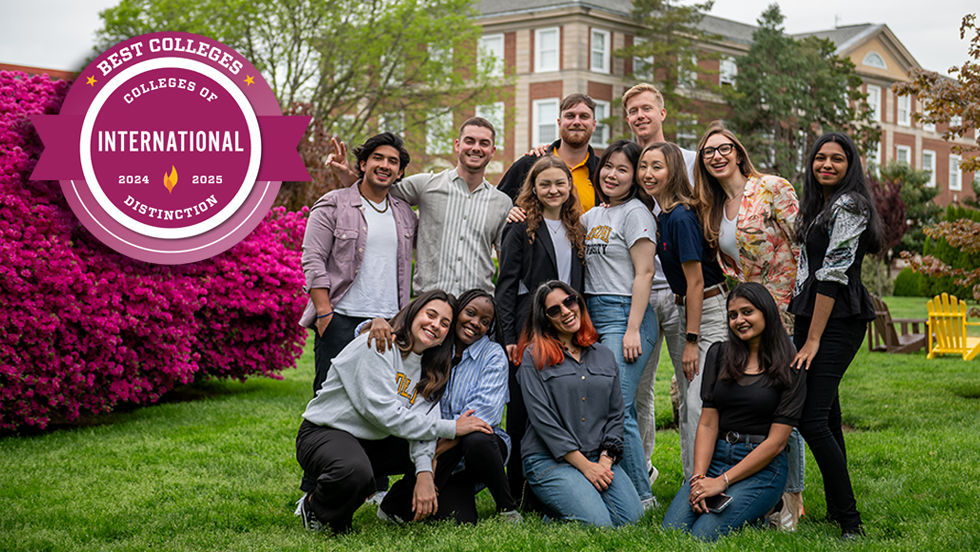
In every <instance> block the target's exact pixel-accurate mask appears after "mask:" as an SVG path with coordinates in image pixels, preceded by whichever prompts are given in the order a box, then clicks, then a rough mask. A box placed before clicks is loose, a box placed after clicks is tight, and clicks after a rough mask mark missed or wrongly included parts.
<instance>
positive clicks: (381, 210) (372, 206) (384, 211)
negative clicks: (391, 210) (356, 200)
mask: <svg viewBox="0 0 980 552" xmlns="http://www.w3.org/2000/svg"><path fill="white" fill-rule="evenodd" d="M357 193H359V194H361V197H362V198H363V199H364V201H366V202H367V204H368V205H370V206H371V208H372V209H374V210H375V211H377V212H379V213H387V212H388V207H391V199H390V198H389V197H388V194H385V208H384V209H378V208H377V207H375V206H374V202H373V201H371V200H370V199H368V198H366V197H364V194H362V193H361V190H360V188H358V190H357Z"/></svg>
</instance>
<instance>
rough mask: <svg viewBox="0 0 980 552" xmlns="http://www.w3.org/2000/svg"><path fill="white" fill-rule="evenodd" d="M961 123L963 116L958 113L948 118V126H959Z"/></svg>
mask: <svg viewBox="0 0 980 552" xmlns="http://www.w3.org/2000/svg"><path fill="white" fill-rule="evenodd" d="M961 124H963V118H962V117H960V116H959V115H953V116H952V117H950V118H949V126H951V127H954V126H960V125H961Z"/></svg>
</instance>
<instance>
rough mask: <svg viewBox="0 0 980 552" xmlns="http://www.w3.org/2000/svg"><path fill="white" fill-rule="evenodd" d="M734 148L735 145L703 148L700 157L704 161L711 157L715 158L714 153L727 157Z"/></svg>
mask: <svg viewBox="0 0 980 552" xmlns="http://www.w3.org/2000/svg"><path fill="white" fill-rule="evenodd" d="M734 148H735V144H722V145H720V146H718V147H717V148H704V149H702V150H701V157H703V158H705V159H711V158H712V157H714V156H715V152H716V151H717V152H718V153H720V154H722V155H728V154H729V153H731V152H732V149H734Z"/></svg>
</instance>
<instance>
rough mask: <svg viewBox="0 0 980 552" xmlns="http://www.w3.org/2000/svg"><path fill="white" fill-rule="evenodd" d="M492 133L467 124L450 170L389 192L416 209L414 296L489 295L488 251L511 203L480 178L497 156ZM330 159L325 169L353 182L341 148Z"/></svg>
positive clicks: (486, 126) (488, 127)
mask: <svg viewBox="0 0 980 552" xmlns="http://www.w3.org/2000/svg"><path fill="white" fill-rule="evenodd" d="M495 140H496V132H495V131H494V128H493V125H492V124H491V123H490V121H488V120H486V119H484V118H482V117H471V118H469V119H467V120H466V121H465V122H464V123H463V125H462V126H461V127H460V129H459V138H457V139H456V140H455V142H454V146H453V147H454V150H455V152H456V154H457V158H458V161H457V163H456V167H454V168H452V169H446V170H444V171H442V172H440V173H423V174H416V175H413V176H410V177H408V178H406V179H404V180H402V181H401V182H399V183H398V184H395V185H394V186H393V187H392V189H391V195H393V196H394V197H397V198H399V199H402V200H404V201H405V202H407V203H408V204H409V205H412V206H413V207H414V206H417V207H418V212H419V232H418V242H417V244H416V254H415V279H414V280H413V285H414V287H413V292H414V293H415V294H416V295H420V294H422V293H425V292H426V291H429V290H432V289H441V290H444V291H448V292H449V293H452V294H454V295H459V294H461V293H462V292H464V291H466V290H468V289H473V288H479V289H482V290H485V291H489V292H493V275H494V273H495V272H496V271H497V268H496V265H494V263H493V250H492V248H493V247H497V248H499V247H500V235H501V233H502V232H503V229H504V224H505V223H506V222H507V213H508V212H509V211H510V208H511V204H512V202H511V200H510V198H508V197H507V196H506V195H505V194H503V193H501V192H499V191H498V190H497V189H496V188H494V187H493V185H491V184H490V183H489V182H488V181H487V179H486V178H485V177H484V175H485V174H486V170H487V164H488V163H490V159H492V158H493V154H494V152H496V151H497V148H496V146H495V145H494V141H495ZM334 151H335V152H337V154H336V155H334V154H330V155H329V156H328V157H327V165H328V166H331V167H333V168H335V169H337V171H338V174H339V175H340V178H341V179H344V180H348V181H350V179H351V178H352V176H353V173H351V172H350V167H349V166H348V165H347V150H346V148H345V147H344V145H343V142H335V145H334Z"/></svg>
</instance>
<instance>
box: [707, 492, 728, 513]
mask: <svg viewBox="0 0 980 552" xmlns="http://www.w3.org/2000/svg"><path fill="white" fill-rule="evenodd" d="M731 503H732V497H730V496H728V495H726V494H725V493H721V494H719V495H715V496H709V497H708V498H706V499H704V505H705V506H707V507H708V511H709V512H711V513H712V514H720V513H721V512H722V510H724V509H725V508H727V507H728V505H729V504H731Z"/></svg>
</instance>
